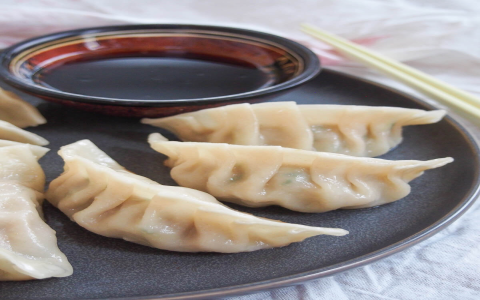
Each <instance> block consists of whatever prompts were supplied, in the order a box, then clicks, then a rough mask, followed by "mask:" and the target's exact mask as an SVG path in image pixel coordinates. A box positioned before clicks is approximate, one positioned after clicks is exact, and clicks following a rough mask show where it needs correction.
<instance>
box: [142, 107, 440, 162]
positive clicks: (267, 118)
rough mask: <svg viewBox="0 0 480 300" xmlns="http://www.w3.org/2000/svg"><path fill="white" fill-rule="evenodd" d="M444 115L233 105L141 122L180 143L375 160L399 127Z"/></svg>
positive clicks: (391, 143) (395, 138) (397, 135)
mask: <svg viewBox="0 0 480 300" xmlns="http://www.w3.org/2000/svg"><path fill="white" fill-rule="evenodd" d="M444 115H445V111H442V110H436V111H424V110H419V109H408V108H398V107H368V106H355V105H297V104H296V103H295V102H271V103H261V104H253V105H250V104H235V105H229V106H223V107H218V108H210V109H205V110H201V111H196V112H190V113H185V114H180V115H176V116H172V117H166V118H160V119H142V123H145V124H150V125H153V126H157V127H161V128H165V129H167V130H170V131H172V132H173V133H175V134H176V135H177V136H178V137H179V138H180V139H181V140H182V141H193V142H210V143H228V144H236V145H258V146H260V145H273V146H282V147H288V148H295V149H303V150H315V151H321V152H333V153H341V154H347V155H352V156H368V157H373V156H379V155H382V154H384V153H386V152H388V151H389V150H390V149H391V148H393V147H395V146H397V145H398V144H399V143H400V142H401V141H402V127H403V126H407V125H420V124H430V123H435V122H438V121H439V120H440V119H441V118H442V117H443V116H444Z"/></svg>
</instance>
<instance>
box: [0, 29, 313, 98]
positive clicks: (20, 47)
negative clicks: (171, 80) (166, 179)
mask: <svg viewBox="0 0 480 300" xmlns="http://www.w3.org/2000/svg"><path fill="white" fill-rule="evenodd" d="M141 30H172V31H176V30H178V31H188V30H196V31H210V32H218V33H230V34H237V35H243V36H246V37H248V38H255V39H260V40H263V41H264V42H263V41H262V43H265V44H273V45H275V46H281V47H284V48H286V49H287V50H288V51H289V52H290V53H295V55H296V56H298V57H299V58H301V59H302V60H303V63H304V70H303V72H301V73H300V74H299V75H298V76H295V77H294V78H291V79H289V80H287V81H285V82H282V83H280V84H277V85H273V86H269V87H264V88H259V89H256V90H252V91H248V92H243V93H238V94H231V95H224V96H216V97H204V98H191V99H167V100H158V99H152V100H150V99H149V100H142V99H122V98H109V97H98V96H89V95H82V94H74V93H69V92H65V91H61V90H56V89H50V88H47V87H43V86H39V85H36V84H34V83H31V82H29V81H26V80H22V79H20V78H19V77H17V76H15V75H14V74H12V72H10V64H11V62H12V60H13V59H14V58H15V57H16V56H17V55H18V54H20V53H22V52H24V51H25V50H28V49H31V48H34V47H38V46H40V45H44V44H46V43H51V42H54V41H57V40H62V39H65V38H72V37H81V36H83V35H92V34H102V33H107V32H111V33H113V35H114V33H115V32H119V33H120V32H124V31H132V32H134V31H141ZM320 71H321V64H320V59H319V58H318V56H317V55H316V54H315V53H314V52H313V51H312V50H310V49H309V48H307V47H306V46H303V45H301V44H300V43H298V42H295V41H293V40H290V39H287V38H284V37H281V36H278V35H274V34H270V33H266V32H260V31H255V30H250V29H244V28H237V27H226V26H214V25H194V24H141V25H114V26H101V27H86V28H79V29H74V30H67V31H61V32H56V33H52V34H47V35H42V36H38V37H34V38H31V39H28V40H25V41H22V42H20V43H17V44H14V45H12V46H10V47H8V48H7V49H5V50H3V51H2V52H0V79H3V80H4V81H5V82H6V83H7V84H9V85H11V86H13V87H15V88H18V89H19V90H21V91H24V92H27V93H30V94H33V95H35V96H37V97H47V98H51V99H59V100H67V101H74V102H81V103H89V104H97V105H102V104H103V105H115V106H144V107H158V106H175V105H199V104H215V103H220V102H226V101H235V100H237V101H241V100H245V101H246V100H249V99H255V98H260V97H262V96H265V95H270V94H273V93H277V92H281V91H285V90H288V89H291V88H294V87H297V86H299V85H301V84H303V83H306V82H308V81H309V80H311V79H313V78H314V77H315V76H317V75H318V74H319V73H320Z"/></svg>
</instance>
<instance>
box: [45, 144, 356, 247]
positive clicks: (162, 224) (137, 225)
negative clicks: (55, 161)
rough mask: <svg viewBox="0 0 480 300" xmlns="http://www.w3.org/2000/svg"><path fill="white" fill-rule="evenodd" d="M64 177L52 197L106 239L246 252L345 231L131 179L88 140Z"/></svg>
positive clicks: (69, 160) (75, 147) (72, 153)
mask: <svg viewBox="0 0 480 300" xmlns="http://www.w3.org/2000/svg"><path fill="white" fill-rule="evenodd" d="M59 154H60V156H62V157H63V159H64V160H65V172H64V173H63V174H62V175H60V177H58V178H57V179H55V180H54V181H52V183H51V184H50V187H49V189H48V191H47V193H46V198H47V199H48V201H50V202H51V203H52V204H53V205H55V206H56V207H58V208H59V209H60V210H61V211H63V212H64V213H65V214H66V215H67V216H69V217H70V218H71V219H72V220H73V221H75V222H77V223H78V224H79V225H80V226H82V227H84V228H86V229H88V230H90V231H92V232H94V233H97V234H100V235H104V236H108V237H114V238H123V239H124V240H127V241H131V242H134V243H138V244H143V245H147V246H151V247H155V248H159V249H165V250H171V251H182V252H199V251H212V252H227V253H229V252H242V251H254V250H258V249H264V248H271V247H280V246H285V245H288V244H290V243H292V242H298V241H302V240H304V239H305V238H308V237H311V236H315V235H320V234H329V235H344V234H347V233H348V232H347V231H345V230H343V229H332V228H319V227H309V226H303V225H295V224H288V223H282V222H278V221H273V220H268V219H264V218H257V217H255V216H252V215H249V214H246V213H242V212H238V211H235V210H233V209H230V208H228V207H227V206H225V205H223V204H221V203H220V202H218V201H217V200H216V199H215V198H213V197H212V196H210V195H208V194H206V193H203V192H200V191H196V190H192V189H188V188H182V187H174V186H164V185H160V184H158V183H156V182H154V181H152V180H150V179H147V178H145V177H142V176H139V175H135V174H132V173H130V172H128V171H126V170H125V169H124V168H123V167H122V166H120V165H119V164H117V163H116V162H115V161H114V160H112V159H111V158H110V157H109V156H108V155H107V154H105V153H104V152H102V151H101V150H100V149H98V148H97V147H96V146H95V145H94V144H93V143H92V142H90V141H88V140H83V141H79V142H76V143H74V144H71V145H67V146H64V147H62V148H61V150H60V151H59Z"/></svg>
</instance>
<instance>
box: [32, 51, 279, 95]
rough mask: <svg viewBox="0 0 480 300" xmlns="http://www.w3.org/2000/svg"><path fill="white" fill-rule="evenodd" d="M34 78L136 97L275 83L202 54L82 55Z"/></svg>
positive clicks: (68, 88)
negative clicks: (194, 56)
mask: <svg viewBox="0 0 480 300" xmlns="http://www.w3.org/2000/svg"><path fill="white" fill-rule="evenodd" d="M33 80H34V81H35V82H37V83H39V84H41V85H43V86H47V87H49V88H54V89H57V90H60V91H63V92H68V93H73V94H81V95H87V96H95V97H107V98H117V99H135V100H172V99H193V98H207V97H216V96H225V95H232V94H239V93H244V92H249V91H253V90H257V89H260V88H263V87H267V86H271V85H273V84H275V83H276V76H275V74H274V73H270V72H266V71H265V70H260V69H257V68H255V67H254V66H246V65H240V64H238V63H227V62H218V61H212V60H204V59H192V58H172V57H116V58H106V59H95V60H81V61H74V62H68V63H65V64H62V65H57V66H51V67H48V68H45V69H42V70H40V71H38V72H37V73H36V74H35V75H34V76H33Z"/></svg>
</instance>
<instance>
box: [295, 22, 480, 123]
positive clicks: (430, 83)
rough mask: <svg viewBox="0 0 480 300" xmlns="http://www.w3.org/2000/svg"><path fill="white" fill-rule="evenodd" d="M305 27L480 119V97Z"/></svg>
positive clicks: (305, 30) (314, 34)
mask: <svg viewBox="0 0 480 300" xmlns="http://www.w3.org/2000/svg"><path fill="white" fill-rule="evenodd" d="M302 30H303V31H304V32H306V33H308V34H310V35H312V36H314V37H316V38H318V39H320V40H321V41H323V42H325V43H327V44H330V45H331V46H333V47H335V48H336V49H337V50H339V51H340V52H342V53H343V54H346V55H347V56H349V57H352V58H354V59H356V60H359V61H361V62H363V63H365V64H367V65H369V66H371V67H374V68H376V69H378V70H380V71H383V72H385V73H386V74H388V75H390V76H393V77H394V78H396V79H398V80H400V81H402V82H404V83H406V84H408V85H409V86H411V87H413V88H415V89H417V90H419V91H420V92H423V93H426V94H428V95H430V96H432V97H434V98H436V99H437V100H440V101H443V102H447V103H448V104H450V105H452V106H455V107H456V108H458V109H460V110H462V111H464V112H466V113H468V114H471V115H474V116H475V117H477V118H480V98H478V97H476V96H474V95H472V94H469V93H467V92H465V91H462V90H460V89H458V88H455V87H453V86H451V85H448V84H447V83H444V82H442V81H440V80H438V79H435V78H433V77H431V76H429V75H427V74H425V73H423V72H421V71H418V70H416V69H414V68H411V67H409V66H406V65H404V64H402V63H400V62H397V61H394V60H392V59H390V58H388V57H386V56H384V55H382V54H379V53H375V52H373V51H371V50H369V49H367V48H365V47H363V46H360V45H357V44H354V43H352V42H350V41H348V40H346V39H343V38H341V37H338V36H335V35H333V34H330V33H327V32H325V31H323V30H321V29H318V28H316V27H314V26H312V25H308V24H302Z"/></svg>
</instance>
